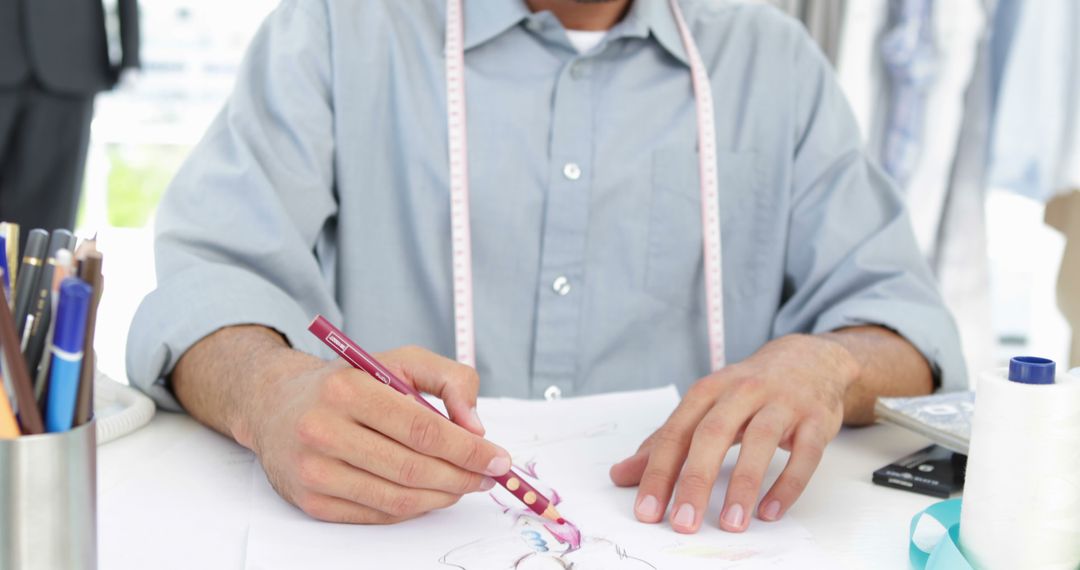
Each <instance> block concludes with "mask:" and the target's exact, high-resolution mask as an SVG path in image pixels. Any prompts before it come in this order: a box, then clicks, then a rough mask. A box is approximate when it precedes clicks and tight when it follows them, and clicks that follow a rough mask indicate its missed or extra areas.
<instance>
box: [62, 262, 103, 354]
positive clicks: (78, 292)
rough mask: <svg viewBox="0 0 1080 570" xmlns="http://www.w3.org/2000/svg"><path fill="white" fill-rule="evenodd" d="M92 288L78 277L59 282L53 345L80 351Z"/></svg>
mask: <svg viewBox="0 0 1080 570" xmlns="http://www.w3.org/2000/svg"><path fill="white" fill-rule="evenodd" d="M91 295H93V290H92V289H91V288H90V286H89V285H87V284H86V282H85V281H83V280H82V279H79V278H78V277H68V278H66V279H64V280H63V281H61V282H60V300H59V301H57V303H56V330H55V331H53V346H55V347H56V348H59V349H60V350H63V351H64V352H69V353H72V354H74V353H78V352H82V349H83V339H85V338H86V313H87V309H88V308H89V306H90V296H91Z"/></svg>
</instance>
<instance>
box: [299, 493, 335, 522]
mask: <svg viewBox="0 0 1080 570" xmlns="http://www.w3.org/2000/svg"><path fill="white" fill-rule="evenodd" d="M294 502H295V503H296V506H297V508H299V509H300V510H301V511H303V512H304V514H306V515H308V516H309V517H311V518H313V519H318V520H322V521H325V520H328V517H329V515H330V513H329V512H328V511H327V508H326V502H325V501H323V500H321V499H320V498H319V497H318V495H315V494H314V493H299V494H298V495H297V496H296V497H295V499H294Z"/></svg>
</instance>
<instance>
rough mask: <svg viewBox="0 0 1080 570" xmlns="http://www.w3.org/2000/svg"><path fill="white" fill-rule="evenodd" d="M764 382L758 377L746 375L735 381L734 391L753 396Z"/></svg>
mask: <svg viewBox="0 0 1080 570" xmlns="http://www.w3.org/2000/svg"><path fill="white" fill-rule="evenodd" d="M763 383H764V381H763V380H762V379H761V377H760V376H758V375H756V374H755V375H747V376H743V377H741V378H739V379H738V380H736V381H735V390H736V391H737V392H738V393H740V394H753V393H755V392H757V391H758V390H761V388H762V386H763Z"/></svg>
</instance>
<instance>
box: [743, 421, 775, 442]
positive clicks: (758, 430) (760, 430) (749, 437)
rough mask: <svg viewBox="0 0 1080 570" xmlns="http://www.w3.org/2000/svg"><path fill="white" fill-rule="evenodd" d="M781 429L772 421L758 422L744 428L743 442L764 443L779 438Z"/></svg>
mask: <svg viewBox="0 0 1080 570" xmlns="http://www.w3.org/2000/svg"><path fill="white" fill-rule="evenodd" d="M781 434H782V430H781V429H780V426H778V425H776V424H775V423H772V422H758V423H755V424H752V425H751V426H750V427H748V428H746V433H745V434H743V444H747V443H749V444H751V445H765V444H767V443H771V442H774V441H777V440H779V439H780V435H781Z"/></svg>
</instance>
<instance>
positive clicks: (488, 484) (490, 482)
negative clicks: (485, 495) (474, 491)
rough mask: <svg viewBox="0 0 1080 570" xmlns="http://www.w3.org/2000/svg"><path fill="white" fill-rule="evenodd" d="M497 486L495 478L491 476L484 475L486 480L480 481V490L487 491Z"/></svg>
mask: <svg viewBox="0 0 1080 570" xmlns="http://www.w3.org/2000/svg"><path fill="white" fill-rule="evenodd" d="M494 486H495V480H494V479H492V478H491V477H484V480H483V481H481V482H480V490H481V491H487V490H490V489H491V488H492V487H494Z"/></svg>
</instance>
